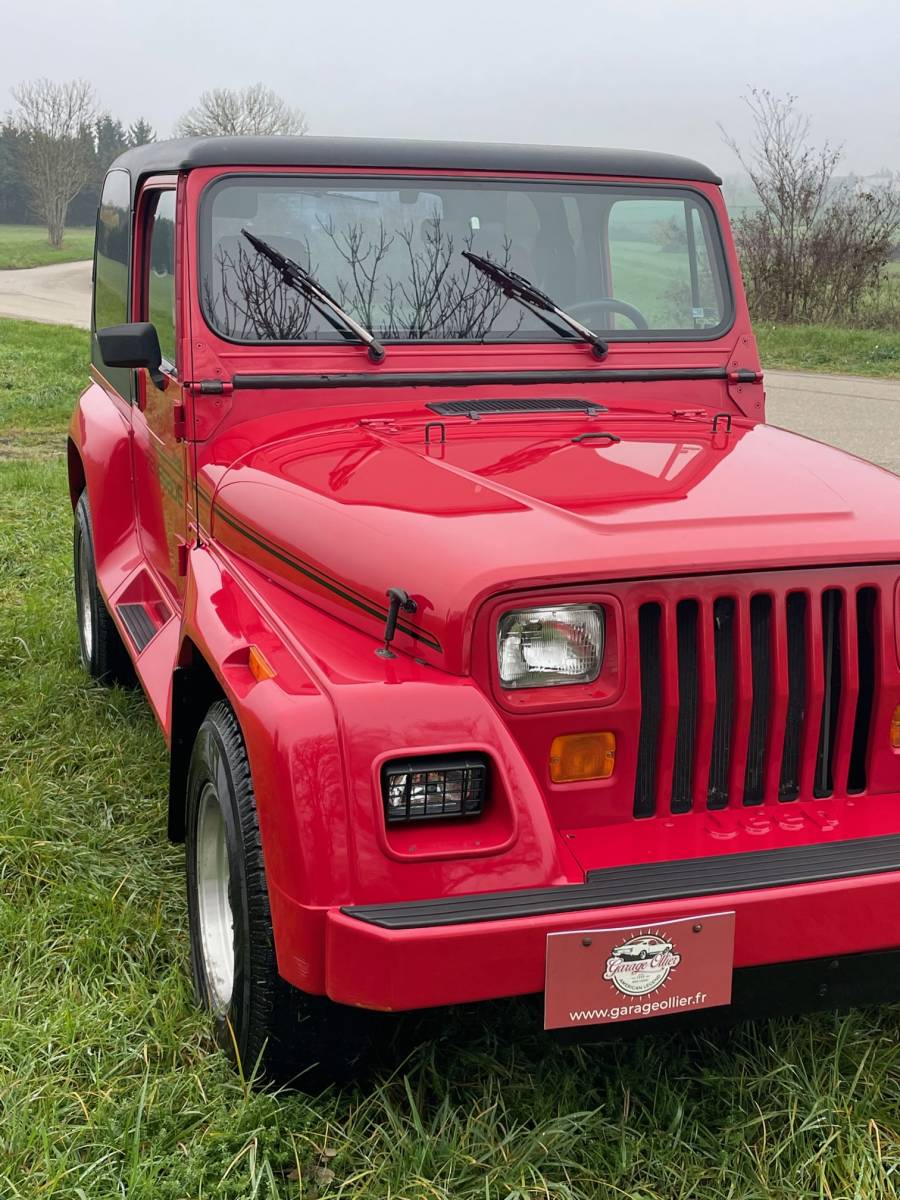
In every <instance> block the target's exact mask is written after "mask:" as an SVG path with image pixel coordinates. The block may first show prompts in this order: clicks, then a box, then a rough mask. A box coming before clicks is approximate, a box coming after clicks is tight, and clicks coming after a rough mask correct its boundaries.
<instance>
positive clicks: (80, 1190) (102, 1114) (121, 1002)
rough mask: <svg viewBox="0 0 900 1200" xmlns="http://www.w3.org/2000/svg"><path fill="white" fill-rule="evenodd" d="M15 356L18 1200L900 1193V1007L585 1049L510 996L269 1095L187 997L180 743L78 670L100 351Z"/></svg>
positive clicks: (7, 1075)
mask: <svg viewBox="0 0 900 1200" xmlns="http://www.w3.org/2000/svg"><path fill="white" fill-rule="evenodd" d="M0 345H2V350H0V714H2V735H3V736H2V739H0V944H2V945H3V946H4V949H5V953H4V954H3V955H2V960H0V1196H2V1197H3V1200H37V1198H38V1197H40V1198H44V1197H54V1198H65V1200H113V1198H114V1197H117V1198H125V1200H201V1198H216V1200H220V1198H223V1200H229V1198H231V1200H247V1198H251V1197H258V1198H260V1200H274V1198H276V1197H278V1198H284V1200H287V1198H291V1200H299V1198H305V1200H312V1198H314V1197H315V1198H318V1200H337V1198H339V1197H340V1198H345V1200H350V1198H352V1200H362V1198H366V1200H369V1198H371V1200H426V1198H427V1200H476V1198H477V1200H575V1198H578V1200H582V1198H583V1200H588V1198H591V1200H593V1198H595V1197H598V1198H601V1200H813V1198H815V1200H882V1198H887V1197H896V1196H898V1195H900V1008H898V1007H896V1006H893V1007H885V1008H881V1009H875V1010H868V1011H861V1012H856V1013H853V1014H851V1015H849V1016H843V1017H837V1016H833V1015H829V1014H821V1015H816V1016H810V1017H807V1018H798V1019H792V1020H778V1021H760V1022H758V1023H755V1024H746V1025H744V1026H742V1027H739V1028H737V1029H736V1030H733V1031H731V1032H704V1033H697V1034H693V1035H677V1034H674V1033H671V1034H668V1035H662V1036H657V1037H653V1038H645V1039H643V1040H641V1041H638V1042H636V1043H632V1044H619V1045H607V1046H602V1047H591V1048H589V1047H585V1048H581V1049H571V1048H565V1047H562V1046H559V1045H557V1044H555V1043H553V1042H551V1041H549V1040H548V1039H547V1038H545V1037H544V1036H543V1035H542V1034H541V1033H540V1031H539V1022H540V1014H539V1010H538V1008H537V1007H536V1005H534V1004H532V1003H527V1002H521V1003H508V1004H496V1005H491V1006H488V1007H485V1008H483V1009H482V1008H469V1009H464V1010H458V1011H454V1012H451V1013H437V1014H432V1015H431V1016H428V1017H425V1018H420V1019H409V1020H404V1021H402V1022H400V1023H399V1029H398V1035H397V1040H396V1041H395V1043H393V1044H392V1045H390V1046H388V1047H386V1049H385V1053H384V1064H383V1065H382V1066H381V1067H378V1068H376V1069H375V1071H374V1073H373V1075H372V1077H371V1078H370V1079H368V1080H366V1081H365V1082H364V1083H363V1084H361V1085H359V1086H358V1087H356V1088H351V1089H346V1090H343V1091H338V1090H333V1091H328V1092H325V1093H324V1094H323V1095H321V1096H318V1097H315V1098H310V1097H305V1096H302V1095H296V1094H294V1095H280V1096H279V1095H258V1094H255V1093H253V1092H251V1091H250V1090H249V1089H248V1088H247V1087H246V1086H245V1085H244V1084H243V1083H242V1082H241V1081H240V1079H239V1078H238V1077H237V1076H236V1075H235V1074H233V1073H232V1071H231V1070H230V1068H229V1067H228V1066H227V1065H226V1063H225V1061H224V1059H223V1058H222V1056H221V1055H220V1054H218V1053H217V1052H215V1050H214V1049H213V1047H212V1044H211V1042H210V1039H209V1036H208V1033H207V1027H206V1022H205V1021H204V1019H203V1018H202V1017H201V1016H200V1015H199V1014H198V1013H197V1012H196V1011H195V1009H194V1007H193V1004H192V1000H191V994H190V987H189V984H188V981H187V942H186V933H185V920H184V903H183V884H182V852H181V850H180V849H179V848H177V847H171V846H169V845H168V844H167V843H166V841H165V836H164V805H165V788H166V759H165V753H164V750H163V745H162V740H161V737H160V735H159V733H158V731H157V729H156V726H155V723H154V721H153V720H152V718H151V717H150V714H149V712H148V710H147V708H146V706H145V705H144V703H143V702H142V700H141V697H140V695H139V694H137V693H135V692H130V691H121V690H112V691H109V690H106V689H104V688H102V687H100V686H98V685H96V684H94V683H92V682H90V681H89V680H88V679H87V678H86V677H85V675H84V674H83V673H82V671H81V669H80V667H79V665H78V662H77V654H76V636H75V630H74V622H73V605H72V600H71V595H70V592H71V588H70V561H69V560H70V540H71V514H70V510H69V504H68V498H67V495H66V481H65V466H64V456H63V450H64V431H65V423H66V418H67V415H68V413H69V410H70V408H71V405H72V402H73V400H74V398H75V397H76V395H77V393H78V391H79V390H80V388H81V386H82V385H83V381H84V378H85V368H84V363H85V360H86V356H87V335H86V334H84V333H82V332H80V331H78V330H69V329H52V328H48V327H46V326H37V325H30V324H27V323H24V322H9V321H7V322H3V323H2V324H0ZM397 1058H399V1060H400V1061H399V1065H398V1064H397V1063H396V1062H392V1060H393V1059H397Z"/></svg>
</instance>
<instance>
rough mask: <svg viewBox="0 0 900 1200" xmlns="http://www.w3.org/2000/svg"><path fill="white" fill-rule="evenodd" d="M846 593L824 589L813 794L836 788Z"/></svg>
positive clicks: (824, 794) (820, 793)
mask: <svg viewBox="0 0 900 1200" xmlns="http://www.w3.org/2000/svg"><path fill="white" fill-rule="evenodd" d="M843 607H844V605H843V596H842V595H841V593H840V592H839V591H837V590H836V589H835V588H829V589H828V590H827V591H825V592H823V593H822V674H823V683H824V689H825V690H824V695H823V698H822V724H821V726H820V727H819V750H818V753H817V754H816V777H815V785H814V787H813V795H815V796H818V797H822V796H830V795H831V793H832V792H833V791H834V770H833V767H834V739H835V734H836V733H837V724H838V715H839V713H840V709H841V683H842V680H841V615H842V612H843Z"/></svg>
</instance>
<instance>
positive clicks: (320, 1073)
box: [185, 700, 369, 1090]
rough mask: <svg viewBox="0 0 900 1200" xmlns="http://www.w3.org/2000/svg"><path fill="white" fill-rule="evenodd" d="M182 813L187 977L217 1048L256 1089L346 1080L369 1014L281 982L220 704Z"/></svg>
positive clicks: (254, 833)
mask: <svg viewBox="0 0 900 1200" xmlns="http://www.w3.org/2000/svg"><path fill="white" fill-rule="evenodd" d="M185 815H186V831H185V832H186V838H185V840H186V858H187V889H188V921H189V929H190V947H191V970H192V974H193V978H194V988H195V992H196V995H197V998H198V1000H199V1002H200V1003H201V1004H202V1005H203V1007H204V1008H206V1009H208V1010H209V1012H210V1013H211V1015H212V1019H213V1024H214V1028H215V1035H216V1040H217V1041H218V1043H219V1045H220V1046H222V1047H223V1048H224V1049H225V1050H226V1051H227V1052H228V1053H229V1054H230V1055H231V1057H232V1059H235V1060H236V1061H237V1063H238V1066H239V1068H240V1070H241V1072H242V1074H244V1075H245V1076H252V1077H253V1078H254V1080H256V1081H258V1082H264V1083H289V1082H290V1083H294V1084H296V1085H297V1086H299V1087H302V1088H304V1089H308V1090H309V1089H317V1088H320V1087H323V1086H326V1085H327V1084H329V1083H332V1082H335V1081H345V1080H348V1079H350V1078H353V1077H354V1076H355V1075H356V1074H357V1073H358V1071H359V1068H360V1066H361V1064H362V1061H363V1059H364V1055H365V1051H366V1049H367V1047H368V1040H369V1039H368V1026H369V1020H368V1017H369V1014H367V1013H364V1012H361V1011H358V1010H355V1009H350V1008H346V1007H344V1006H342V1005H338V1004H334V1003H332V1002H331V1001H329V1000H327V999H326V998H324V997H321V996H310V995H306V994H305V993H303V992H300V991H298V990H297V989H296V988H293V987H291V985H290V984H288V983H287V982H285V980H284V979H282V978H281V976H280V975H279V974H278V968H277V964H276V959H275V944H274V940H273V936H272V918H271V914H270V910H269V896H268V890H267V887H266V877H265V868H264V865H263V857H262V847H261V844H260V838H259V825H258V822H257V815H256V802H255V799H254V794H253V784H252V781H251V778H250V767H249V764H248V761H247V753H246V749H245V747H244V741H243V738H242V736H241V731H240V728H239V726H238V723H237V720H236V719H235V716H234V713H233V711H232V709H231V707H230V705H228V704H227V703H226V702H225V701H224V700H223V701H219V702H218V703H216V704H214V705H213V706H212V707H211V708H210V710H209V712H208V713H207V715H206V719H205V720H204V722H203V724H202V725H201V726H200V730H199V732H198V734H197V739H196V742H195V743H194V749H193V752H192V755H191V764H190V769H189V772H188V781H187V806H186V814H185Z"/></svg>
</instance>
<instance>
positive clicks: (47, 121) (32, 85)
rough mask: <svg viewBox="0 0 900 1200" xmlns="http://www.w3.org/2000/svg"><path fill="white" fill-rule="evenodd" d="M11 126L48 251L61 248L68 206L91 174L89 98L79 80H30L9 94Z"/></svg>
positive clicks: (93, 114) (88, 90) (92, 107)
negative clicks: (43, 225)
mask: <svg viewBox="0 0 900 1200" xmlns="http://www.w3.org/2000/svg"><path fill="white" fill-rule="evenodd" d="M12 94H13V99H14V100H15V101H16V104H17V106H18V107H17V109H16V111H15V112H14V113H13V114H12V117H11V124H12V125H13V127H14V128H15V129H16V131H17V132H18V134H19V135H20V137H19V146H20V170H21V173H22V177H23V178H24V180H25V182H26V184H27V185H28V189H29V191H30V192H31V199H32V205H33V207H34V210H35V212H36V213H37V214H38V215H39V216H40V217H41V218H42V220H44V221H45V222H46V224H47V235H48V237H49V240H50V245H51V246H53V247H55V248H57V249H58V248H59V247H60V246H61V245H62V239H63V233H64V231H65V227H66V215H67V213H68V211H69V204H70V203H71V201H72V200H73V199H74V198H75V196H76V195H77V194H78V193H79V192H80V191H81V189H82V188H83V187H84V185H85V184H86V183H87V182H88V181H89V180H90V178H91V174H92V172H93V169H94V141H93V133H92V126H93V122H94V120H95V118H96V104H95V100H94V92H93V89H92V88H91V86H90V84H89V83H87V82H86V81H85V80H83V79H73V80H71V81H69V82H68V83H55V82H54V81H53V80H51V79H34V80H31V81H30V82H28V83H22V84H19V86H18V87H14V88H13V89H12Z"/></svg>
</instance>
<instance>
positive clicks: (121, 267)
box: [91, 171, 133, 400]
mask: <svg viewBox="0 0 900 1200" xmlns="http://www.w3.org/2000/svg"><path fill="white" fill-rule="evenodd" d="M130 240H131V182H130V179H129V176H128V172H127V171H110V172H109V174H108V175H107V176H106V180H105V182H104V184H103V192H102V194H101V196H100V209H99V211H98V213H97V239H96V245H95V250H94V312H93V327H94V329H104V328H105V327H106V326H107V325H121V324H123V323H124V322H125V321H127V320H128V252H129V245H130ZM91 361H92V362H93V364H94V366H95V367H96V368H97V370H98V371H99V372H100V374H101V375H102V376H103V377H104V378H105V379H107V380H108V381H109V382H110V383H111V384H112V386H113V387H114V388H115V389H116V391H117V392H119V394H120V395H121V396H124V398H125V399H126V400H130V399H131V386H132V378H133V372H132V371H131V370H130V369H129V368H127V367H107V366H104V364H103V360H102V359H101V357H100V350H99V348H98V346H97V342H96V338H93V339H92V345H91Z"/></svg>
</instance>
